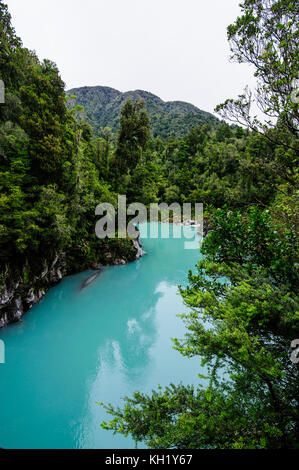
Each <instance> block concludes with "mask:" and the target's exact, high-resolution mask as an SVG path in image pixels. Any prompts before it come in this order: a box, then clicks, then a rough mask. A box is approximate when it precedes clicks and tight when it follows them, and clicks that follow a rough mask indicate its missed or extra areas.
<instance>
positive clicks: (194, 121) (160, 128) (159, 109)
mask: <svg viewBox="0 0 299 470" xmlns="http://www.w3.org/2000/svg"><path fill="white" fill-rule="evenodd" d="M67 94H68V96H72V95H73V96H76V99H71V100H69V103H68V106H69V107H73V106H74V105H77V104H78V105H81V106H83V107H84V108H85V112H86V116H85V117H86V118H87V120H88V121H89V123H90V124H91V126H92V127H93V129H94V132H95V133H96V134H97V133H98V132H99V128H100V127H106V126H109V127H111V128H112V129H113V131H116V130H117V129H118V127H119V123H120V112H121V109H122V107H123V105H124V104H125V102H126V101H128V100H131V101H136V100H143V101H144V104H145V109H146V110H147V112H148V114H149V117H150V121H151V128H152V134H153V137H157V136H159V137H162V138H168V137H170V136H174V137H176V138H182V137H184V135H185V134H187V132H189V131H190V130H191V129H192V128H193V127H195V126H197V125H203V124H210V125H211V126H212V127H216V126H217V125H218V124H219V123H220V121H219V120H218V119H217V118H216V117H215V116H213V114H211V113H207V112H205V111H202V110H200V109H199V108H197V107H196V106H194V105H192V104H190V103H186V102H184V101H166V102H165V101H163V100H161V98H159V97H158V96H156V95H154V94H153V93H149V92H147V91H144V90H134V91H127V92H125V93H121V92H120V91H118V90H115V89H113V88H109V87H102V86H95V87H82V88H73V89H72V90H69V91H68V92H67Z"/></svg>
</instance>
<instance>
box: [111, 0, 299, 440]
mask: <svg viewBox="0 0 299 470" xmlns="http://www.w3.org/2000/svg"><path fill="white" fill-rule="evenodd" d="M297 10H298V5H297V3H295V2H292V1H290V2H285V1H280V0H249V1H246V2H244V3H243V5H242V13H243V15H242V16H241V17H240V18H238V19H237V21H236V23H235V24H234V25H231V26H230V27H229V28H228V35H229V39H230V42H231V48H232V52H233V55H234V58H236V59H237V60H238V61H240V62H249V63H253V64H254V65H255V67H256V76H257V77H258V78H259V88H258V90H257V96H258V102H259V104H260V105H261V108H262V109H263V110H264V111H265V112H266V114H267V115H268V116H276V117H277V120H276V121H272V122H268V123H267V124H264V123H263V124H261V123H260V122H259V121H258V119H257V118H254V119H253V120H252V119H251V117H250V115H249V110H250V99H251V96H250V94H249V93H247V94H245V95H243V96H242V97H240V99H239V100H238V101H237V102H234V101H233V100H228V101H227V102H226V103H225V104H224V105H222V106H220V107H219V110H222V112H223V113H224V114H223V115H224V116H225V117H227V116H228V115H230V117H233V118H235V120H236V121H237V122H239V123H245V124H247V126H248V128H251V130H252V131H254V132H249V131H248V130H243V129H242V128H231V127H228V126H227V125H226V124H222V125H221V126H219V127H218V128H217V129H216V132H213V131H212V132H211V130H206V131H205V133H203V132H202V129H196V130H195V129H194V130H193V131H192V133H190V134H189V135H188V136H186V137H184V138H183V139H182V140H181V141H176V140H174V139H171V140H169V142H168V143H167V146H166V148H165V150H164V152H163V155H162V158H161V162H162V168H163V169H164V175H165V176H166V175H167V183H166V184H165V186H164V197H165V196H166V197H167V200H168V201H169V202H170V201H171V199H174V198H180V200H181V201H184V200H185V199H186V200H188V199H189V200H190V199H191V200H192V201H193V202H199V201H200V202H205V203H206V206H207V207H208V213H207V210H206V212H205V215H206V216H207V217H208V219H209V224H210V225H211V230H210V232H209V234H208V236H207V237H206V239H205V240H204V243H203V246H202V253H203V254H204V255H205V258H204V259H203V260H201V261H200V262H199V263H198V265H197V268H196V269H197V271H196V272H195V273H192V272H190V273H189V285H188V286H187V288H185V289H183V288H181V289H180V292H181V295H182V298H183V300H184V303H185V305H186V306H188V307H189V312H188V313H187V314H185V315H182V318H183V320H184V322H185V324H186V329H187V331H186V335H185V338H183V339H182V340H178V339H175V340H174V344H175V347H176V349H177V350H178V351H179V352H180V353H181V354H183V355H184V356H186V357H187V358H189V357H193V356H197V357H200V358H201V361H202V365H205V366H206V367H207V369H208V379H209V382H208V384H207V386H206V388H203V387H202V388H197V389H195V388H194V387H191V386H184V385H178V386H175V385H171V386H170V387H167V388H166V389H165V390H162V389H161V388H160V389H159V390H158V391H153V392H152V393H151V394H150V395H146V394H142V393H139V392H137V393H135V394H134V395H133V398H125V400H124V406H123V407H122V408H119V407H117V408H115V407H113V406H112V405H108V406H105V405H104V406H105V408H106V410H107V411H108V413H109V414H111V415H112V416H113V419H112V421H110V422H109V423H106V422H105V423H103V424H102V426H103V427H104V429H107V430H112V431H114V432H121V433H123V434H124V435H128V434H131V435H132V437H133V438H134V439H135V441H143V442H145V443H146V444H147V445H148V446H149V447H151V448H180V449H186V448H212V449H214V448H233V449H239V448H246V449H247V448H249V449H251V448H259V449H260V448H298V446H299V411H298V410H299V398H298V397H299V395H298V384H299V368H298V365H296V364H294V363H292V362H291V358H290V354H291V349H290V348H291V342H292V340H293V339H295V338H298V337H299V295H298V294H299V292H298V286H299V282H298V216H297V214H298V190H297V185H298V141H297V129H298V126H297V124H296V123H297V114H296V112H297V105H296V104H295V103H292V101H291V99H290V91H291V80H292V78H294V77H296V76H297V73H298V63H297V61H296V58H295V51H296V43H295V39H296V38H297V36H298V32H297V31H296V29H295V21H296V14H297V13H298V11H297ZM257 131H258V132H257ZM192 201H191V202H192ZM213 206H214V207H213Z"/></svg>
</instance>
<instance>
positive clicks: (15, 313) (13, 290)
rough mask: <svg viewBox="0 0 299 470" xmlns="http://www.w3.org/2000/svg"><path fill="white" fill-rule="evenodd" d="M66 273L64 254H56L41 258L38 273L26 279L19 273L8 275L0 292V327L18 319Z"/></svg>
mask: <svg viewBox="0 0 299 470" xmlns="http://www.w3.org/2000/svg"><path fill="white" fill-rule="evenodd" d="M66 274H67V269H66V265H65V256H64V254H59V255H58V254H56V255H55V257H54V259H51V260H46V259H43V260H41V270H40V273H39V274H37V275H35V276H33V277H32V278H30V279H26V281H25V280H24V276H22V275H21V274H17V275H8V276H7V277H6V279H5V281H4V283H3V286H2V290H1V293H0V328H1V327H3V326H5V325H7V324H8V323H14V322H17V321H19V320H20V319H21V318H22V316H23V315H24V313H25V312H27V311H28V310H29V309H30V308H31V307H32V306H33V305H34V304H36V303H37V302H39V301H40V299H41V298H42V297H43V296H44V295H45V293H46V291H47V290H48V289H49V288H50V287H52V286H53V285H55V284H57V283H58V282H59V281H60V280H61V279H62V278H63V276H65V275H66Z"/></svg>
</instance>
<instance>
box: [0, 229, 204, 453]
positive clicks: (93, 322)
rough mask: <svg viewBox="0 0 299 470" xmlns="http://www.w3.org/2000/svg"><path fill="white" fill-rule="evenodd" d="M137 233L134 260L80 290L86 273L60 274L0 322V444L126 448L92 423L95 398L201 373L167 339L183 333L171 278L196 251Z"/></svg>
mask: <svg viewBox="0 0 299 470" xmlns="http://www.w3.org/2000/svg"><path fill="white" fill-rule="evenodd" d="M159 226H160V224H159ZM146 227H147V226H145V225H144V226H143V227H141V228H142V232H143V233H144V230H145V228H146ZM189 230H194V229H191V228H190V229H189ZM142 241H143V244H144V250H145V251H146V252H147V254H146V255H145V256H144V257H143V258H141V259H139V260H138V261H136V262H133V263H130V264H128V265H126V266H113V267H107V268H104V270H103V272H102V274H101V275H100V276H99V277H98V278H97V279H96V280H95V281H94V282H93V283H92V284H90V285H89V286H87V287H86V288H85V289H83V290H80V286H81V283H82V282H83V281H84V280H85V279H86V278H87V277H88V276H89V275H90V274H92V273H91V272H84V273H80V274H77V275H74V276H70V277H67V278H65V279H63V281H62V282H61V283H60V284H59V285H57V286H55V287H53V288H52V289H51V290H50V291H49V292H48V293H47V294H46V296H45V297H44V299H43V300H42V301H41V302H40V303H39V304H38V305H36V306H34V307H33V308H32V309H31V311H30V312H28V313H27V314H26V315H25V316H24V317H23V321H22V322H21V323H19V324H15V325H10V326H8V327H6V328H4V329H2V330H0V339H2V340H3V341H4V342H5V352H6V363H5V364H0V397H1V401H0V447H4V448H31V449H32V448H33V449H39V448H46V449H51V448H57V449H59V448H66V449H73V448H106V449H108V448H134V446H135V444H134V442H133V441H132V440H131V439H130V438H124V437H122V436H120V435H117V436H114V435H113V434H112V433H111V432H107V431H104V430H103V429H102V428H101V427H100V422H101V421H102V420H103V419H105V420H107V419H109V416H107V414H106V413H105V410H104V409H103V408H101V407H99V406H98V405H97V404H96V402H98V401H103V402H105V403H108V402H111V403H113V404H114V405H116V404H121V402H122V400H121V398H122V397H124V396H126V395H131V394H132V393H133V392H134V391H136V390H140V391H144V392H149V391H151V390H152V389H154V388H157V386H158V385H159V384H160V385H162V386H164V385H167V384H169V383H171V382H172V383H175V384H177V383H179V382H183V383H186V384H187V383H194V384H196V383H198V382H199V381H200V379H199V378H198V376H197V374H198V373H200V372H202V368H201V366H200V359H199V358H192V359H187V358H184V357H183V356H181V355H180V354H179V353H178V352H177V351H175V350H174V349H173V348H172V342H171V337H178V338H182V337H183V336H184V331H185V327H184V324H183V321H182V320H181V319H180V318H177V316H176V315H177V314H180V313H183V312H186V310H187V308H186V307H185V306H184V305H183V303H182V300H181V297H180V296H179V295H178V289H177V286H178V285H179V284H181V285H186V284H187V274H188V270H189V269H193V268H194V266H195V264H196V263H197V261H198V259H199V258H200V253H199V249H195V250H194V249H193V250H186V249H184V242H185V240H184V239H174V238H170V239H162V238H159V239H150V238H147V239H143V240H142Z"/></svg>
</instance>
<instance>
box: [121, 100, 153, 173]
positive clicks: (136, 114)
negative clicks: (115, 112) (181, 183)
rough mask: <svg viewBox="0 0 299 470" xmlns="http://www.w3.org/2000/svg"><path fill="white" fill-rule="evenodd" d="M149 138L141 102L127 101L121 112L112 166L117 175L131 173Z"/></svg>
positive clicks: (147, 121)
mask: <svg viewBox="0 0 299 470" xmlns="http://www.w3.org/2000/svg"><path fill="white" fill-rule="evenodd" d="M149 137H150V127H149V118H148V115H147V113H146V111H145V110H144V103H143V102H141V101H135V102H134V103H132V102H131V101H127V102H126V103H125V105H124V107H123V109H122V111H121V120H120V129H119V133H118V138H117V146H116V152H115V161H114V166H115V168H116V170H117V171H118V173H119V175H125V174H126V173H127V172H128V171H131V172H132V171H133V170H134V168H135V167H136V165H137V163H138V162H139V160H140V158H141V154H142V152H143V151H144V150H145V147H146V144H147V142H148V140H149Z"/></svg>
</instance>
